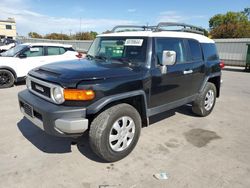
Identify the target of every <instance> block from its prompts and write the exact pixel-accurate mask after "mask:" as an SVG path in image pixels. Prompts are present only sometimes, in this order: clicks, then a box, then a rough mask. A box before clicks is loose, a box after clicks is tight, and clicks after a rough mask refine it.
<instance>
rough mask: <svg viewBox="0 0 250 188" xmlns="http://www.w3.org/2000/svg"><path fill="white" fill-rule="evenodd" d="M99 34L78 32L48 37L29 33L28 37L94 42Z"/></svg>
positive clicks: (55, 34) (49, 35)
mask: <svg viewBox="0 0 250 188" xmlns="http://www.w3.org/2000/svg"><path fill="white" fill-rule="evenodd" d="M97 34H98V33H97V32H95V31H90V32H78V33H76V34H73V35H67V34H64V33H50V34H46V35H44V36H43V35H41V34H39V33H37V32H29V33H28V36H29V37H30V38H40V39H54V40H93V39H95V37H96V35H97Z"/></svg>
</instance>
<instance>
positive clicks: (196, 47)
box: [188, 40, 203, 61]
mask: <svg viewBox="0 0 250 188" xmlns="http://www.w3.org/2000/svg"><path fill="white" fill-rule="evenodd" d="M188 45H189V50H190V55H191V60H192V61H199V60H202V59H203V58H202V51H201V46H200V43H199V42H198V41H196V40H188Z"/></svg>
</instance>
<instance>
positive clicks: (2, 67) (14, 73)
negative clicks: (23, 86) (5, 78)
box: [0, 66, 17, 82]
mask: <svg viewBox="0 0 250 188" xmlns="http://www.w3.org/2000/svg"><path fill="white" fill-rule="evenodd" d="M1 69H4V70H8V71H10V72H11V73H12V74H13V75H14V78H15V82H16V80H17V74H16V71H15V70H14V69H12V68H11V67H8V66H0V70H1Z"/></svg>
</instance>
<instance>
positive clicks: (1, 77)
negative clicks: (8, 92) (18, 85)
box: [0, 69, 15, 88]
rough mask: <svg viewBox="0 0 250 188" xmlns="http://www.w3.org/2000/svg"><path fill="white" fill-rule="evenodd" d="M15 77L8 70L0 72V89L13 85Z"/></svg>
mask: <svg viewBox="0 0 250 188" xmlns="http://www.w3.org/2000/svg"><path fill="white" fill-rule="evenodd" d="M14 82H15V77H14V75H13V73H12V72H10V71H9V70H5V69H3V70H0V88H9V87H12V86H13V85H14Z"/></svg>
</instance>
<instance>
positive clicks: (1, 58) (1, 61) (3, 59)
mask: <svg viewBox="0 0 250 188" xmlns="http://www.w3.org/2000/svg"><path fill="white" fill-rule="evenodd" d="M13 60H14V59H13V57H4V56H0V65H6V66H7V65H8V64H6V63H9V62H13Z"/></svg>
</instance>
